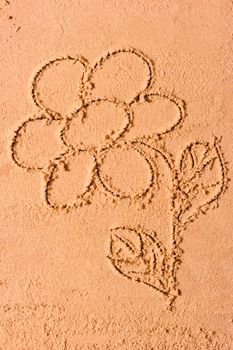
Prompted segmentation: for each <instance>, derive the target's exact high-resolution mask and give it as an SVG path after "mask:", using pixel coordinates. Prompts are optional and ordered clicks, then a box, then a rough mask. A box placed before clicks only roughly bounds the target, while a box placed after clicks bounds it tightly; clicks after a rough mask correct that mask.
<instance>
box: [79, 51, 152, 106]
mask: <svg viewBox="0 0 233 350" xmlns="http://www.w3.org/2000/svg"><path fill="white" fill-rule="evenodd" d="M117 60H119V61H117ZM121 60H124V61H123V62H122V61H121ZM111 62H113V65H112V66H111ZM131 64H132V67H131ZM109 65H110V66H109ZM139 65H140V68H139ZM115 69H116V71H115ZM142 69H143V72H141V70H142ZM105 70H107V71H106V72H105ZM97 73H98V74H99V75H100V76H101V80H100V79H97V81H95V80H94V78H95V77H96V75H97ZM105 73H106V76H105ZM127 73H129V74H128V75H127ZM132 76H133V78H132ZM154 76H155V73H154V64H153V62H152V60H151V59H150V58H148V57H147V56H146V55H145V54H144V53H143V52H141V51H140V50H137V49H135V48H120V49H117V50H112V51H111V50H110V51H109V52H107V54H106V55H105V56H102V57H101V58H100V59H99V60H98V61H97V62H96V63H95V64H94V66H93V67H92V68H91V69H90V70H86V71H85V72H84V75H83V80H82V86H81V89H80V95H81V97H82V99H83V100H86V99H88V98H91V99H93V94H94V95H96V96H98V97H102V98H103V97H110V98H113V97H115V98H118V99H120V100H124V101H125V102H127V103H132V102H133V101H134V100H137V99H138V97H139V95H140V94H141V93H142V92H146V91H148V90H149V89H150V88H151V86H152V85H153V81H154ZM124 84H128V85H127V86H125V85H124ZM134 84H136V86H132V85H134ZM98 89H99V90H100V91H98ZM131 89H132V91H131ZM96 90H97V92H96ZM127 90H130V93H129V92H128V91H127ZM91 96H92V97H91Z"/></svg>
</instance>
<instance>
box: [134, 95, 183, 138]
mask: <svg viewBox="0 0 233 350" xmlns="http://www.w3.org/2000/svg"><path fill="white" fill-rule="evenodd" d="M156 97H162V98H166V99H168V100H169V101H170V102H172V103H173V104H175V105H176V106H177V108H178V110H179V118H178V119H177V121H176V122H175V123H173V124H172V125H171V126H170V127H169V128H167V129H166V130H165V131H163V132H160V133H156V132H155V133H153V134H151V135H146V136H145V137H146V138H148V137H149V136H150V137H162V136H164V135H166V134H167V133H169V132H172V131H173V130H174V129H175V128H176V127H178V126H179V124H180V123H181V122H183V120H184V118H185V116H186V111H185V102H184V101H183V100H181V99H179V98H178V97H176V96H175V95H173V94H171V93H167V92H155V93H149V94H144V95H141V96H140V101H134V102H133V103H132V104H131V106H132V109H133V107H134V106H136V105H137V104H145V103H151V102H153V99H154V98H156ZM133 113H134V111H133ZM155 119H156V116H155ZM139 137H141V136H139ZM143 137H144V136H142V138H143Z"/></svg>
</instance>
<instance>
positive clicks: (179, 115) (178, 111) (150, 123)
mask: <svg viewBox="0 0 233 350" xmlns="http://www.w3.org/2000/svg"><path fill="white" fill-rule="evenodd" d="M132 110H133V113H134V122H133V123H134V125H133V127H132V128H131V130H130V131H129V133H128V134H127V138H128V139H132V138H136V137H143V136H150V137H157V136H159V135H163V134H166V133H168V132H171V131H172V130H173V129H174V128H175V127H176V126H178V125H179V124H180V123H181V121H182V120H183V118H184V117H185V109H184V102H183V101H181V100H180V99H178V98H177V97H175V96H173V95H171V94H166V93H154V94H147V95H144V98H141V101H140V103H134V104H133V105H132Z"/></svg>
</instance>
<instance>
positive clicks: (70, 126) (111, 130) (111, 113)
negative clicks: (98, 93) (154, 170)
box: [61, 98, 133, 150]
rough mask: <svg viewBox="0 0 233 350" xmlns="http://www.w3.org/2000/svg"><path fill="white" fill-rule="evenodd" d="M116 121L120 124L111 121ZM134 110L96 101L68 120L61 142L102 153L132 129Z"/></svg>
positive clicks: (100, 100)
mask: <svg viewBox="0 0 233 350" xmlns="http://www.w3.org/2000/svg"><path fill="white" fill-rule="evenodd" d="M113 117H115V119H116V120H111V118H112V119H113ZM132 122H133V115H132V111H131V109H130V107H129V106H128V105H127V104H126V103H124V102H121V101H118V100H116V99H114V100H111V99H106V98H105V99H101V98H99V99H95V100H92V101H90V102H88V103H86V104H84V105H83V106H82V107H80V108H79V109H78V110H77V111H76V112H74V113H72V116H71V117H69V118H67V120H66V125H65V127H64V128H63V130H62V131H61V139H62V140H63V142H64V144H65V145H66V146H68V147H70V146H72V147H75V148H77V149H79V150H85V149H99V150H104V149H105V148H108V147H110V146H111V145H113V144H114V143H115V142H116V141H117V140H118V139H119V138H122V137H123V136H124V134H125V133H126V132H127V131H128V130H129V128H130V127H132Z"/></svg>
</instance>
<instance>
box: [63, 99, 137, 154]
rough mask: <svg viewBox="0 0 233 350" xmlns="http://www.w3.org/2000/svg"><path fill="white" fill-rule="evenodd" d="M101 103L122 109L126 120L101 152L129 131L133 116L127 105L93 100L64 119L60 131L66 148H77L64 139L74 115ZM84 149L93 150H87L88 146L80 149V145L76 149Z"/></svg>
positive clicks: (119, 102)
mask: <svg viewBox="0 0 233 350" xmlns="http://www.w3.org/2000/svg"><path fill="white" fill-rule="evenodd" d="M101 102H109V103H113V104H115V105H117V106H120V107H122V108H123V109H124V110H125V115H126V119H127V121H126V125H125V126H124V127H123V128H122V129H121V130H120V131H119V132H118V133H114V136H112V137H110V139H108V141H107V142H106V145H104V146H103V147H102V148H101V150H105V149H106V148H108V147H109V146H112V145H113V144H114V143H115V142H116V141H117V140H118V139H119V138H121V137H122V136H123V135H124V134H125V133H126V132H127V131H128V130H129V129H130V127H131V126H132V122H133V114H132V111H131V108H130V106H129V105H128V104H127V103H125V102H121V101H118V100H116V99H107V98H99V99H94V100H92V101H90V102H88V103H86V104H85V105H83V106H81V107H80V108H79V109H78V110H77V111H76V112H75V113H73V116H72V117H70V118H67V119H66V124H65V127H64V128H63V129H62V131H61V139H62V141H63V142H64V144H65V145H66V146H67V147H73V148H75V149H76V148H77V146H75V145H72V144H69V143H68V142H67V140H66V137H65V133H66V131H67V130H69V126H70V122H71V121H72V120H73V119H74V118H76V114H77V113H79V112H81V111H82V110H86V109H87V108H88V107H89V106H91V105H92V104H98V103H101ZM96 148H98V145H97V146H96ZM86 149H93V148H92V147H90V148H88V146H83V147H81V145H80V148H77V150H83V151H84V150H86Z"/></svg>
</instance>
